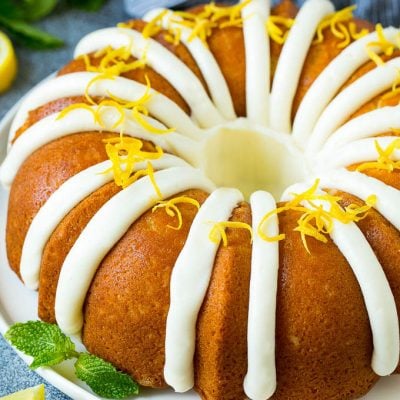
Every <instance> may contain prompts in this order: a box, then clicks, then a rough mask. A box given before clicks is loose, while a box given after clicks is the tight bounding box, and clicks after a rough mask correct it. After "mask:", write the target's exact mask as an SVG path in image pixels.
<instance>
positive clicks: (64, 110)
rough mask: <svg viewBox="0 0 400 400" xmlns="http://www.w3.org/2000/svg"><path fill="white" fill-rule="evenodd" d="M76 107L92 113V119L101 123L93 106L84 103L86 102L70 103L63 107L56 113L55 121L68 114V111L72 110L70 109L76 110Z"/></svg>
mask: <svg viewBox="0 0 400 400" xmlns="http://www.w3.org/2000/svg"><path fill="white" fill-rule="evenodd" d="M77 109H83V110H86V111H89V112H90V113H91V114H92V115H93V119H94V121H95V122H97V123H98V124H99V125H101V121H100V120H99V118H98V115H97V112H96V110H95V109H94V108H93V107H91V106H89V105H88V104H86V103H75V104H71V105H70V106H68V107H65V108H64V109H63V110H62V111H61V112H60V113H59V114H58V116H57V118H56V121H58V120H60V119H62V118H64V117H66V116H67V114H69V113H70V112H72V111H74V110H77Z"/></svg>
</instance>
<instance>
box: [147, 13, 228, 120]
mask: <svg viewBox="0 0 400 400" xmlns="http://www.w3.org/2000/svg"><path fill="white" fill-rule="evenodd" d="M163 11H165V8H156V9H154V10H151V11H149V12H148V13H147V14H146V15H145V16H144V17H143V20H144V21H147V22H150V21H151V20H152V19H153V18H155V17H157V16H158V15H160V13H162V12H163ZM172 15H174V14H173V12H172V11H168V12H167V13H166V14H165V16H164V17H163V18H162V20H161V23H162V27H163V28H164V29H168V28H169V27H172V28H177V29H179V30H180V32H181V36H180V41H181V42H182V43H183V44H184V45H185V46H186V47H187V49H188V50H189V51H190V53H191V55H192V56H193V58H194V60H195V61H196V64H197V66H198V67H199V69H200V71H201V73H202V75H203V77H204V80H205V81H206V83H207V87H208V89H209V91H210V94H211V98H212V99H213V101H214V103H215V105H216V106H217V108H218V110H219V111H220V113H221V114H222V116H224V117H225V118H226V119H235V118H236V114H235V110H234V108H233V102H232V97H231V94H230V92H229V88H228V85H227V83H226V80H225V77H224V75H223V74H222V71H221V68H220V67H219V65H218V63H217V61H216V59H215V57H214V55H213V54H212V53H211V51H210V50H209V48H208V47H207V46H206V45H205V44H204V43H203V42H202V41H201V40H200V39H199V38H197V37H195V38H192V40H189V37H190V34H191V32H192V30H191V29H190V28H187V27H184V26H182V25H179V24H176V23H175V24H174V23H173V22H170V21H169V19H170V18H171V16H172ZM177 18H179V17H178V16H176V15H174V19H177Z"/></svg>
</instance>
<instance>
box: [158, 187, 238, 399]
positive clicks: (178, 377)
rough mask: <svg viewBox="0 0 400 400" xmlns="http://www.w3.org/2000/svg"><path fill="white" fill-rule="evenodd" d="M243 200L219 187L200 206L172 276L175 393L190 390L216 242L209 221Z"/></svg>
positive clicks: (170, 340) (170, 351)
mask: <svg viewBox="0 0 400 400" xmlns="http://www.w3.org/2000/svg"><path fill="white" fill-rule="evenodd" d="M241 201H243V195H242V194H241V193H240V192H239V191H238V190H237V189H227V188H220V189H217V190H215V191H213V192H212V193H211V195H210V196H209V197H208V198H207V200H206V201H205V202H204V203H203V205H202V206H201V207H200V210H199V212H198V213H197V215H196V217H195V219H194V220H193V223H192V226H191V228H190V231H189V235H188V237H187V239H186V243H185V246H184V247H183V249H182V251H181V253H180V254H179V256H178V259H177V260H176V263H175V266H174V269H173V271H172V276H171V287H170V293H171V303H170V308H169V311H168V317H167V328H166V338H165V367H164V376H165V380H166V382H167V383H168V384H169V385H170V386H172V387H173V388H174V389H175V391H176V392H186V391H187V390H190V389H191V388H192V387H193V384H194V373H193V356H194V350H195V343H196V321H197V315H198V313H199V310H200V307H201V305H202V303H203V300H204V297H205V295H206V292H207V289H208V286H209V282H210V279H211V274H212V269H213V266H214V261H215V255H216V254H217V250H218V247H219V243H214V242H212V241H210V239H209V233H210V229H211V226H210V223H209V221H215V222H220V221H226V220H228V219H229V217H230V216H231V214H232V211H233V209H234V208H235V207H236V205H237V204H238V203H239V202H241Z"/></svg>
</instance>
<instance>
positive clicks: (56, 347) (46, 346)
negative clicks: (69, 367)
mask: <svg viewBox="0 0 400 400" xmlns="http://www.w3.org/2000/svg"><path fill="white" fill-rule="evenodd" d="M5 338H6V339H7V340H9V341H10V343H11V344H12V345H13V346H15V347H16V348H17V349H18V350H20V351H22V352H23V353H25V354H27V355H28V356H31V357H33V362H32V364H31V365H30V367H31V368H32V369H36V368H38V367H42V366H51V365H56V364H59V363H60V362H61V361H64V360H68V359H69V358H72V357H76V356H77V355H79V354H78V353H77V352H76V351H75V345H74V343H72V341H71V339H70V338H69V337H67V336H65V335H64V334H63V333H62V332H61V330H60V328H58V326H56V325H51V324H46V323H44V322H41V321H28V322H26V323H24V324H21V323H18V324H15V325H13V326H12V327H11V328H10V329H9V330H8V331H7V332H6V334H5Z"/></svg>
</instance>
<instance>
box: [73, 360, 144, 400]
mask: <svg viewBox="0 0 400 400" xmlns="http://www.w3.org/2000/svg"><path fill="white" fill-rule="evenodd" d="M75 373H76V376H77V377H78V378H79V379H80V380H81V381H84V382H86V383H87V384H88V385H89V386H90V387H91V388H92V390H93V391H94V392H96V393H97V394H98V395H100V396H102V397H107V398H112V399H123V398H124V397H128V396H130V395H133V394H139V386H138V384H137V383H136V382H134V381H133V380H132V378H131V377H130V376H129V375H126V374H123V373H122V372H119V371H117V370H116V369H115V367H114V366H113V365H111V364H110V363H108V362H106V361H104V360H102V359H101V358H99V357H96V356H93V355H91V354H88V353H81V354H80V355H79V357H78V360H77V361H76V363H75Z"/></svg>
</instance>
